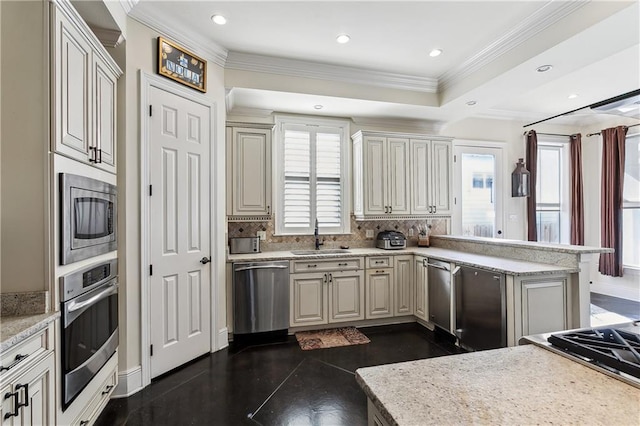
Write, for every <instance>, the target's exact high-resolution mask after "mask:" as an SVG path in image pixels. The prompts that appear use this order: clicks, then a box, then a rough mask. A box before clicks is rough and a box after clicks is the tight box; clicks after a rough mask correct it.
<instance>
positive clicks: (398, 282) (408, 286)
mask: <svg viewBox="0 0 640 426" xmlns="http://www.w3.org/2000/svg"><path fill="white" fill-rule="evenodd" d="M393 269H394V275H395V276H394V294H393V299H394V314H395V315H396V316H400V315H413V313H414V305H415V295H414V280H413V278H414V277H413V275H414V272H413V256H411V255H402V256H394V258H393Z"/></svg>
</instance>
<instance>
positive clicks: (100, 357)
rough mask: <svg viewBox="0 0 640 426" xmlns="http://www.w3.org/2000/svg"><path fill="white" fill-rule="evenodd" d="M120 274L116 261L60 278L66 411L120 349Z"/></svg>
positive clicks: (63, 384) (99, 264) (63, 380)
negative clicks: (118, 348)
mask: <svg viewBox="0 0 640 426" xmlns="http://www.w3.org/2000/svg"><path fill="white" fill-rule="evenodd" d="M117 274H118V261H117V260H116V259H113V260H109V261H106V262H100V263H95V264H93V265H91V266H88V267H86V268H83V269H80V270H78V271H75V272H72V273H70V274H68V275H65V276H63V277H61V278H60V298H61V311H62V321H61V323H62V332H61V340H62V354H61V360H62V370H61V371H62V374H61V376H62V377H61V378H62V407H63V409H66V408H67V407H68V406H69V405H70V404H71V402H72V401H73V400H74V398H75V397H76V396H77V395H78V394H79V393H80V392H81V391H82V389H84V387H85V386H86V385H87V384H88V383H89V382H90V381H91V379H92V378H93V377H94V376H95V375H96V373H97V372H98V371H99V370H100V369H101V368H102V366H104V365H105V364H106V362H107V361H108V360H109V358H111V356H113V354H114V353H115V351H116V348H117V347H118V281H117Z"/></svg>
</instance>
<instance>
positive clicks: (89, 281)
mask: <svg viewBox="0 0 640 426" xmlns="http://www.w3.org/2000/svg"><path fill="white" fill-rule="evenodd" d="M117 275H118V259H111V260H106V261H103V262H98V263H94V264H92V265H89V266H87V267H85V268H82V269H79V270H77V271H73V272H71V273H69V274H67V275H64V276H62V277H60V299H61V302H66V301H67V300H69V299H73V298H74V297H76V296H79V295H80V294H82V293H85V292H87V291H90V290H91V289H93V288H95V287H98V286H100V285H101V284H104V283H105V282H107V281H109V280H112V279H114V278H116V276H117Z"/></svg>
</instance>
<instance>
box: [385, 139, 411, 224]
mask: <svg viewBox="0 0 640 426" xmlns="http://www.w3.org/2000/svg"><path fill="white" fill-rule="evenodd" d="M387 147H388V148H387V176H388V193H387V206H388V207H389V213H391V214H409V213H410V212H411V208H410V202H409V191H410V189H411V185H410V184H409V177H410V173H409V139H398V138H389V139H387Z"/></svg>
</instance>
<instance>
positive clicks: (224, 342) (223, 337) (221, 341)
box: [214, 327, 229, 352]
mask: <svg viewBox="0 0 640 426" xmlns="http://www.w3.org/2000/svg"><path fill="white" fill-rule="evenodd" d="M227 346H229V329H228V328H227V327H224V328H221V329H220V330H218V339H217V340H216V347H215V350H214V352H215V351H219V350H220V349H224V348H226V347H227Z"/></svg>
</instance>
